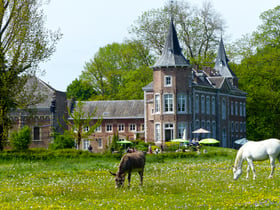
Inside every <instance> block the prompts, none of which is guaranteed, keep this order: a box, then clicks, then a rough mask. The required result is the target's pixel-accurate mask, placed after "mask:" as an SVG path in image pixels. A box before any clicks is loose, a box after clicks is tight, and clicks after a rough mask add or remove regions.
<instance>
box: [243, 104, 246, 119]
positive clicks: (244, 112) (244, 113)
mask: <svg viewBox="0 0 280 210" xmlns="http://www.w3.org/2000/svg"><path fill="white" fill-rule="evenodd" d="M243 116H244V117H246V104H245V103H243Z"/></svg>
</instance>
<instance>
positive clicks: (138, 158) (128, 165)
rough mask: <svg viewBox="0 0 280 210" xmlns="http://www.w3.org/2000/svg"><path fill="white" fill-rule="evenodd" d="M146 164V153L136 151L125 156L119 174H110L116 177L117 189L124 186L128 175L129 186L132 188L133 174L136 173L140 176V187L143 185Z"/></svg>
mask: <svg viewBox="0 0 280 210" xmlns="http://www.w3.org/2000/svg"><path fill="white" fill-rule="evenodd" d="M145 162H146V156H145V153H144V152H141V151H136V152H133V153H127V154H125V155H124V156H123V157H122V159H121V162H120V164H119V168H118V171H117V173H112V172H110V173H111V174H112V175H113V176H115V181H116V188H118V187H121V186H124V181H125V176H126V174H127V173H128V186H130V177H131V172H132V171H136V172H138V173H139V175H140V185H142V184H143V173H144V167H145Z"/></svg>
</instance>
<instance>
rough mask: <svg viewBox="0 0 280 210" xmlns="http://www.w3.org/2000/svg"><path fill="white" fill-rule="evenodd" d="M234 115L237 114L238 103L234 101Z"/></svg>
mask: <svg viewBox="0 0 280 210" xmlns="http://www.w3.org/2000/svg"><path fill="white" fill-rule="evenodd" d="M235 115H236V116H237V115H238V103H237V102H235Z"/></svg>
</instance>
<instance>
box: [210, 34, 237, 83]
mask: <svg viewBox="0 0 280 210" xmlns="http://www.w3.org/2000/svg"><path fill="white" fill-rule="evenodd" d="M228 62H229V59H228V57H227V55H226V51H225V46H224V42H223V38H221V40H220V44H219V48H218V54H217V58H216V62H215V67H214V69H216V70H217V71H218V72H219V73H220V75H221V76H222V77H230V78H233V77H236V75H235V73H234V72H233V71H232V70H231V69H230V67H229V65H228Z"/></svg>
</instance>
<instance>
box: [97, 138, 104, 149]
mask: <svg viewBox="0 0 280 210" xmlns="http://www.w3.org/2000/svg"><path fill="white" fill-rule="evenodd" d="M97 143H98V148H99V149H102V148H103V141H102V139H101V138H98V139H97Z"/></svg>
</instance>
